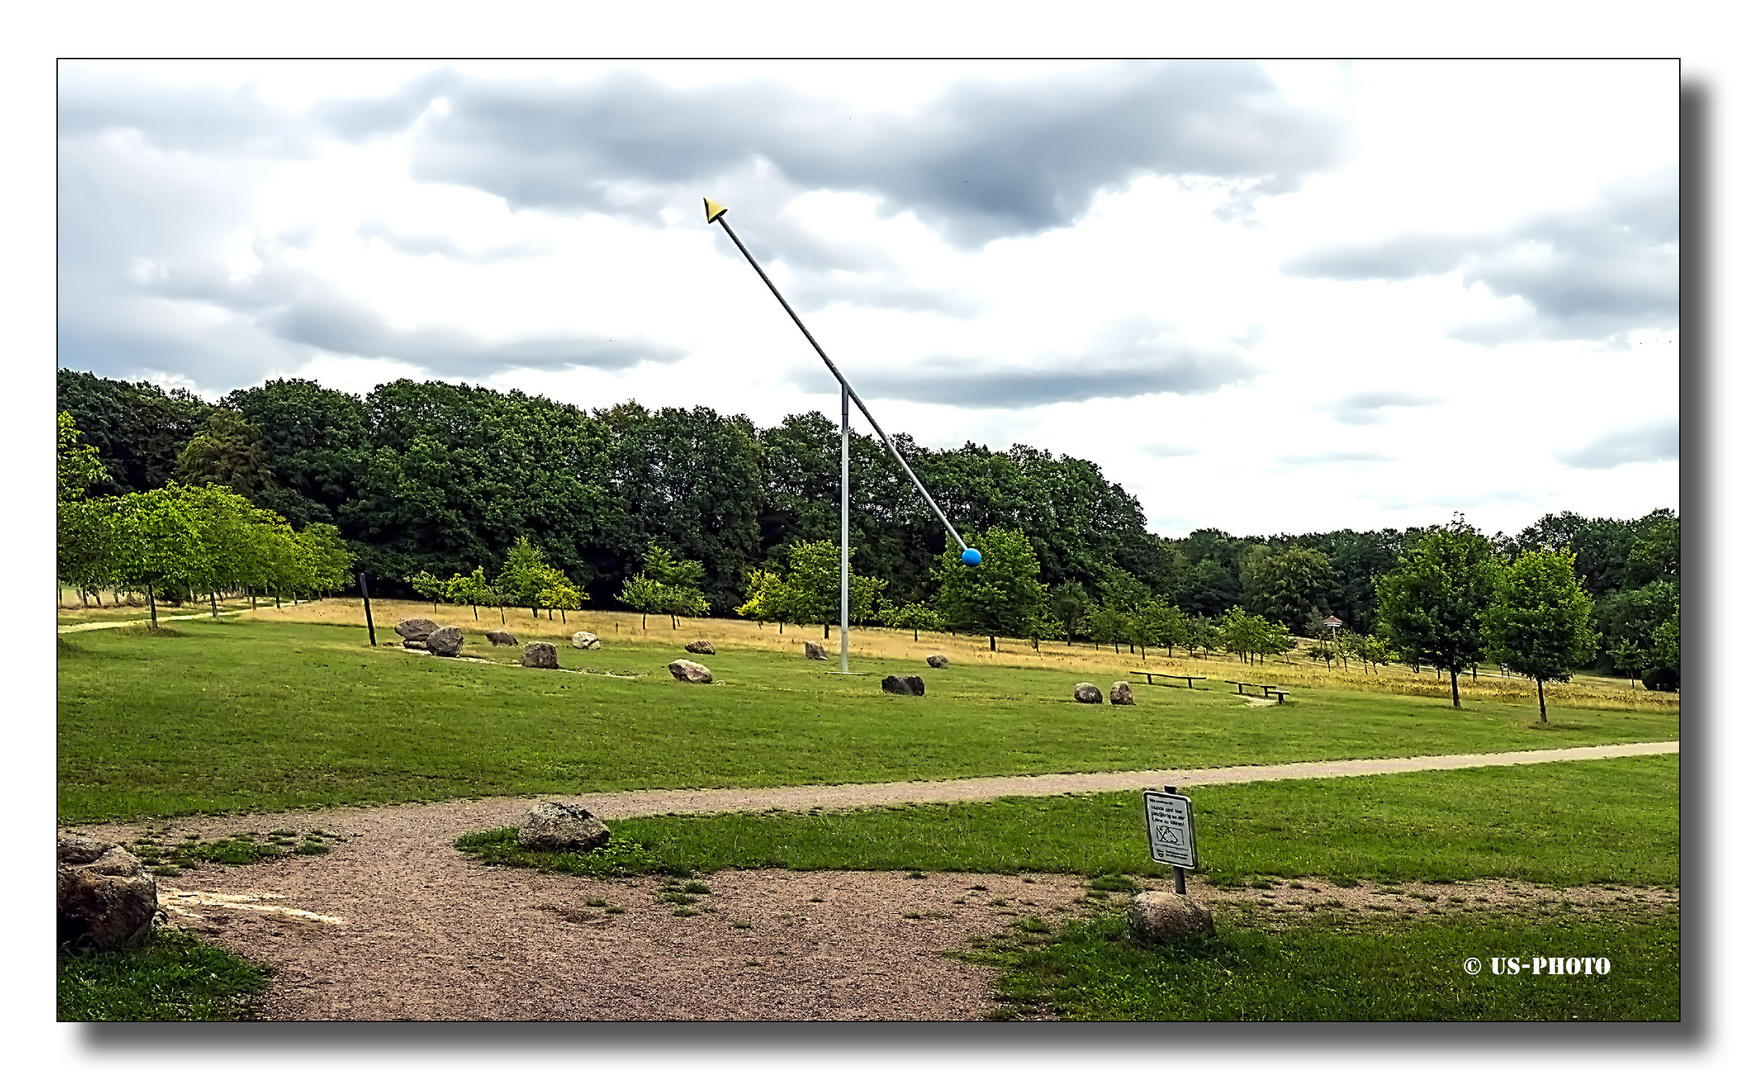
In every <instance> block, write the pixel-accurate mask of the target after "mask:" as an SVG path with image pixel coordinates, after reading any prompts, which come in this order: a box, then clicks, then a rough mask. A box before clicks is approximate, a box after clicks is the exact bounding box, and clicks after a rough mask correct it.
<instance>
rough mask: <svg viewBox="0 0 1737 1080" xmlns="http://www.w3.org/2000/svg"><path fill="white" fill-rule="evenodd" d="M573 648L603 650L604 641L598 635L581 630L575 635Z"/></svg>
mask: <svg viewBox="0 0 1737 1080" xmlns="http://www.w3.org/2000/svg"><path fill="white" fill-rule="evenodd" d="M573 647H574V648H575V649H601V648H603V641H602V639H600V638H599V637H598V636H597V635H596V634H593V633H589V632H588V631H585V630H581V631H579V632H578V633H577V634H574V635H573Z"/></svg>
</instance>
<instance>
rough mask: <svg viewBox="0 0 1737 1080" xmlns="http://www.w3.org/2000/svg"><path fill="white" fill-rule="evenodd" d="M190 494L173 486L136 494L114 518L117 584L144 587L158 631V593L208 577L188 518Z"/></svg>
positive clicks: (195, 528)
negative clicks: (169, 587)
mask: <svg viewBox="0 0 1737 1080" xmlns="http://www.w3.org/2000/svg"><path fill="white" fill-rule="evenodd" d="M185 491H186V489H185V488H183V487H181V486H180V485H179V484H177V483H175V482H174V481H170V482H169V484H168V485H167V486H165V487H161V488H157V489H155V490H152V491H135V492H133V493H131V494H129V495H123V496H121V497H120V498H119V499H117V500H116V503H115V508H114V513H113V515H112V516H111V517H110V519H109V520H110V524H111V526H112V533H111V535H112V537H113V542H114V546H113V549H112V550H113V552H114V577H115V580H117V581H119V582H122V583H124V584H127V585H133V586H138V587H141V588H143V589H144V590H145V595H146V596H147V597H148V598H149V599H150V603H151V625H152V626H156V625H157V592H158V590H160V589H162V588H163V586H164V585H166V584H173V585H175V586H177V587H182V586H185V585H186V583H187V582H189V581H193V580H197V579H200V578H202V577H203V576H204V575H205V567H204V560H205V558H206V551H205V545H204V544H203V543H201V542H200V537H199V526H198V523H197V522H195V521H194V520H193V517H192V515H191V514H190V513H189V510H190V508H189V506H188V504H187V499H186V497H185Z"/></svg>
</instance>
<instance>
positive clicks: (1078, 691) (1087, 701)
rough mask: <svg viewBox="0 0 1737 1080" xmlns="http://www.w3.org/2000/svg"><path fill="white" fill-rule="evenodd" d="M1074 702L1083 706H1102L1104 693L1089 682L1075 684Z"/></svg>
mask: <svg viewBox="0 0 1737 1080" xmlns="http://www.w3.org/2000/svg"><path fill="white" fill-rule="evenodd" d="M1074 700H1075V701H1077V702H1079V703H1080V704H1082V705H1102V704H1103V703H1104V692H1103V691H1102V690H1099V689H1098V688H1097V687H1095V686H1093V685H1092V684H1091V683H1089V682H1083V683H1075V684H1074Z"/></svg>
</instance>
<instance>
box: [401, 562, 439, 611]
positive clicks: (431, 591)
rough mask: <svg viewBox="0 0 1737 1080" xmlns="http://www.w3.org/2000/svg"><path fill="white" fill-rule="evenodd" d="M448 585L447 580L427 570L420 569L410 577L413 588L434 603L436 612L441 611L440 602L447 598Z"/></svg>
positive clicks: (419, 594) (417, 593)
mask: <svg viewBox="0 0 1737 1080" xmlns="http://www.w3.org/2000/svg"><path fill="white" fill-rule="evenodd" d="M446 585H447V583H446V582H444V581H442V580H440V579H439V578H437V577H435V576H434V575H433V574H431V573H429V572H428V571H426V570H418V571H417V572H416V573H415V574H413V575H411V578H410V588H411V590H412V591H413V592H415V593H416V595H417V596H420V597H422V598H423V599H424V600H427V601H428V602H429V603H431V604H433V605H434V610H435V611H436V612H439V611H440V602H441V601H442V600H445V599H447V593H446Z"/></svg>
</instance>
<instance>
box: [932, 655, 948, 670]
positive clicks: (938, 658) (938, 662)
mask: <svg viewBox="0 0 1737 1080" xmlns="http://www.w3.org/2000/svg"><path fill="white" fill-rule="evenodd" d="M929 666H930V667H932V668H944V667H946V666H947V658H946V657H945V656H942V655H941V654H940V653H931V654H930V656H929Z"/></svg>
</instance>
